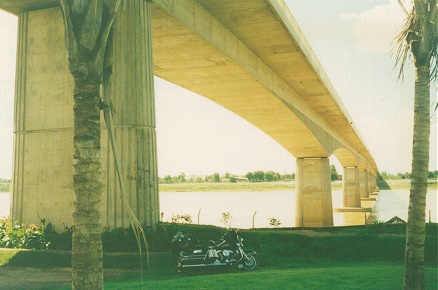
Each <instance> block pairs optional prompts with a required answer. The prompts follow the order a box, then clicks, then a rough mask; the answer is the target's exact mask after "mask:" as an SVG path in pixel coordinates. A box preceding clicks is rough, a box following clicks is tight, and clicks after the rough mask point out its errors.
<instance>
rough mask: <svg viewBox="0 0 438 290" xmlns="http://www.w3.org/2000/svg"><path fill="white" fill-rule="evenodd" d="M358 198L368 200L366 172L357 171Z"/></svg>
mask: <svg viewBox="0 0 438 290" xmlns="http://www.w3.org/2000/svg"><path fill="white" fill-rule="evenodd" d="M359 184H360V197H361V198H369V190H368V175H367V171H366V170H359Z"/></svg>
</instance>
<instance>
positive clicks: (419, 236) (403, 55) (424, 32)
mask: <svg viewBox="0 0 438 290" xmlns="http://www.w3.org/2000/svg"><path fill="white" fill-rule="evenodd" d="M413 2H414V3H413V4H414V5H413V8H412V10H411V12H410V13H408V12H407V11H408V10H406V9H405V8H404V6H403V4H402V3H401V1H400V0H399V3H400V4H401V6H402V7H403V9H404V11H405V12H406V13H407V15H408V16H407V19H406V23H405V25H404V26H403V28H402V30H401V32H400V33H399V34H398V35H397V37H396V41H397V47H398V49H397V52H396V65H397V64H400V74H399V77H400V76H402V75H403V67H404V64H405V63H406V61H407V59H408V56H410V55H411V54H412V56H413V59H414V64H415V97H414V136H413V148H412V175H411V190H410V197H409V213H408V225H407V230H406V252H405V274H404V289H410V290H412V289H424V240H425V217H426V213H425V210H426V194H427V176H428V169H429V138H430V82H431V80H436V79H437V76H438V73H437V72H438V58H437V57H438V47H437V45H438V29H437V28H438V16H437V15H438V13H437V10H438V7H437V0H414V1H413Z"/></svg>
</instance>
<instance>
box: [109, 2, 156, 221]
mask: <svg viewBox="0 0 438 290" xmlns="http://www.w3.org/2000/svg"><path fill="white" fill-rule="evenodd" d="M149 5H150V3H149V2H148V1H144V0H130V1H126V3H125V4H124V5H121V6H120V10H119V11H118V16H117V18H116V21H115V23H114V28H113V29H114V34H113V41H112V46H111V50H110V51H111V57H110V61H109V63H108V65H110V68H111V70H110V71H111V74H110V79H109V84H108V92H109V94H110V99H111V102H112V105H113V107H114V110H115V114H114V118H113V121H114V122H113V124H114V127H115V139H116V143H117V149H118V155H119V157H120V160H119V162H120V163H121V164H122V173H123V179H124V182H125V185H126V190H127V191H128V195H129V203H130V206H131V208H132V209H133V211H134V213H135V214H136V215H137V217H138V219H139V220H140V222H141V223H142V224H144V225H147V226H154V225H155V224H157V222H158V221H159V214H160V211H159V198H158V172H157V147H156V131H155V127H156V123H155V96H154V71H153V59H152V37H151V15H150V8H149ZM104 132H105V133H104V134H105V136H103V137H105V138H102V143H104V139H105V141H106V142H107V143H106V144H105V148H107V149H106V154H107V155H106V156H105V157H104V158H103V159H102V161H103V164H102V168H103V169H102V170H103V175H104V176H106V179H107V180H106V182H104V189H103V197H104V202H103V203H104V207H103V208H102V210H103V212H106V215H105V214H102V224H107V225H110V226H112V227H116V226H123V227H128V226H129V219H128V213H127V209H126V207H125V206H124V201H123V198H122V194H121V192H120V187H119V185H118V180H117V173H116V171H115V170H116V169H115V167H114V160H113V154H112V150H111V149H109V148H110V143H109V140H108V138H107V136H106V133H107V131H106V130H105V131H104ZM102 156H103V154H102ZM105 185H106V186H105Z"/></svg>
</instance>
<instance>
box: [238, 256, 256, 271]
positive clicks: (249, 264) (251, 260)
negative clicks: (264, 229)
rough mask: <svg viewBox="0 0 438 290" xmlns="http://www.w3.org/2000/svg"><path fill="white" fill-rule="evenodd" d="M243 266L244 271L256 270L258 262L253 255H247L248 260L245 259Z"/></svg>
mask: <svg viewBox="0 0 438 290" xmlns="http://www.w3.org/2000/svg"><path fill="white" fill-rule="evenodd" d="M242 266H243V269H244V270H246V271H251V270H254V269H255V268H256V267H257V260H256V258H255V257H254V256H253V255H251V254H249V255H246V258H244V259H243V263H242Z"/></svg>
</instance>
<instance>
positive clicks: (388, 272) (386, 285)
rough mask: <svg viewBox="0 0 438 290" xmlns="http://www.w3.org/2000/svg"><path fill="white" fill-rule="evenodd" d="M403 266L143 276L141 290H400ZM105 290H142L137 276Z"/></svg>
mask: <svg viewBox="0 0 438 290" xmlns="http://www.w3.org/2000/svg"><path fill="white" fill-rule="evenodd" d="M403 270H404V267H403V265H395V264H386V263H381V262H380V263H359V264H343V263H333V264H332V265H331V266H330V267H324V268H320V267H308V266H307V267H306V266H304V267H303V268H300V267H296V268H282V269H258V270H256V271H253V272H232V273H216V274H210V275H208V274H204V275H196V276H193V275H192V276H182V275H180V276H177V277H168V278H165V279H145V280H144V282H143V288H144V289H169V290H170V289H251V290H252V289H368V290H369V289H379V290H380V289H402V288H403ZM436 286H437V268H436V267H435V268H433V267H427V268H426V289H436ZM105 288H106V289H142V283H141V282H139V278H138V277H125V278H124V279H123V280H120V281H108V282H107V283H105Z"/></svg>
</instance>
